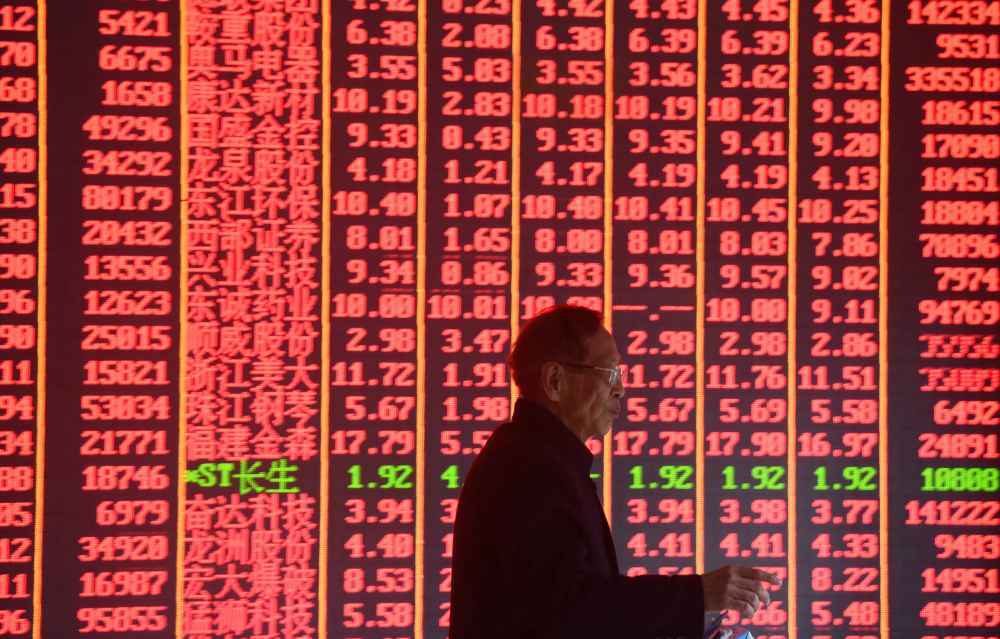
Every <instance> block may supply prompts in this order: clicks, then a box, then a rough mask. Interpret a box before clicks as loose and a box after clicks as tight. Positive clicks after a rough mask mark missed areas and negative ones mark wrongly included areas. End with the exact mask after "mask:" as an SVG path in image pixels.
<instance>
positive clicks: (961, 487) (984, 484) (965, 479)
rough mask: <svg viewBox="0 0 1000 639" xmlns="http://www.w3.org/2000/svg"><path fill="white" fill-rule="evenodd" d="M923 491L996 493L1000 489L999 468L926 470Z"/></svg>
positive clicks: (924, 470)
mask: <svg viewBox="0 0 1000 639" xmlns="http://www.w3.org/2000/svg"><path fill="white" fill-rule="evenodd" d="M920 474H921V475H923V477H924V485H923V487H922V488H921V490H940V491H956V492H965V491H968V492H988V493H992V492H996V491H997V489H998V488H1000V469H997V468H925V469H923V470H922V471H921V472H920Z"/></svg>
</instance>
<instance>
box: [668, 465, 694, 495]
mask: <svg viewBox="0 0 1000 639" xmlns="http://www.w3.org/2000/svg"><path fill="white" fill-rule="evenodd" d="M692 474H694V468H692V467H691V466H660V477H661V478H663V479H664V480H666V482H665V483H663V484H660V486H661V487H662V488H676V489H678V490H687V489H689V488H694V484H692V483H691V482H689V481H687V480H688V478H689V477H691V475H692Z"/></svg>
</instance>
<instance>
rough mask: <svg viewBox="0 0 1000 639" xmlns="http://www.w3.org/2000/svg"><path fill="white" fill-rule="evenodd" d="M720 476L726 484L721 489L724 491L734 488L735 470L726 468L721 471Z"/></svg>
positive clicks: (729, 467) (731, 467)
mask: <svg viewBox="0 0 1000 639" xmlns="http://www.w3.org/2000/svg"><path fill="white" fill-rule="evenodd" d="M722 476H723V477H725V478H726V483H724V484H722V487H723V488H724V489H726V490H733V489H734V488H736V469H735V468H734V467H733V466H726V467H725V468H723V469H722Z"/></svg>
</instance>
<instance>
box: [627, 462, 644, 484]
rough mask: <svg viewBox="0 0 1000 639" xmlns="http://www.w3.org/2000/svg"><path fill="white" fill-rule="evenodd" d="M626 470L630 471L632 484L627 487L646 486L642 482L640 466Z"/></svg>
mask: <svg viewBox="0 0 1000 639" xmlns="http://www.w3.org/2000/svg"><path fill="white" fill-rule="evenodd" d="M628 472H630V473H632V485H631V486H629V488H645V487H646V484H644V483H642V466H633V467H632V469H631V470H630V471H628Z"/></svg>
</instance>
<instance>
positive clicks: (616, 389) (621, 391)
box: [611, 378, 625, 398]
mask: <svg viewBox="0 0 1000 639" xmlns="http://www.w3.org/2000/svg"><path fill="white" fill-rule="evenodd" d="M611 396H612V397H619V398H620V397H624V396H625V380H624V379H623V378H619V379H618V381H617V382H615V385H614V386H612V387H611Z"/></svg>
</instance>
